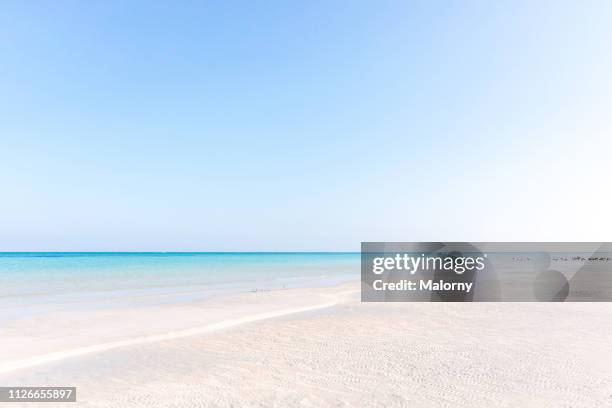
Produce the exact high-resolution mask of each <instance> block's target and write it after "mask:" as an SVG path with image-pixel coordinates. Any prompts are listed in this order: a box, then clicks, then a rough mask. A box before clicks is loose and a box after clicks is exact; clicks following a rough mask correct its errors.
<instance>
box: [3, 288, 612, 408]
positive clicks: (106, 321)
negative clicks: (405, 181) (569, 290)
mask: <svg viewBox="0 0 612 408" xmlns="http://www.w3.org/2000/svg"><path fill="white" fill-rule="evenodd" d="M611 318H612V304H609V303H596V304H594V303H568V304H554V303H466V304H462V303H361V302H360V301H359V283H358V282H354V283H350V284H344V285H340V286H336V287H327V288H302V289H289V290H276V291H255V292H248V293H242V294H233V295H228V296H223V297H218V298H212V299H207V300H202V301H185V302H180V303H174V304H163V305H156V306H152V305H146V306H138V307H124V308H117V307H115V308H102V309H95V310H89V309H87V310H79V309H78V308H76V309H75V310H62V311H61V312H49V313H45V314H37V315H28V316H27V317H24V318H21V319H15V320H12V321H10V322H8V323H7V324H4V325H3V326H2V328H1V329H0V331H1V332H0V334H1V335H2V345H3V347H2V348H1V349H0V385H3V386H43V385H44V386H50V385H54V386H76V387H77V403H76V406H82V407H151V406H153V407H155V406H160V407H209V406H210V407H219V406H227V407H230V406H239V407H242V406H249V407H256V406H278V407H291V406H312V407H326V406H334V407H335V406H354V407H364V406H365V407H369V406H372V407H375V406H397V407H517V406H520V407H564V406H566V407H570V406H571V407H605V406H610V405H611V404H612V357H611V356H612V342H610V339H611V338H612V327H611V325H610V324H609V322H610V320H611ZM11 406H37V405H36V404H28V403H23V404H19V403H12V404H11ZM71 406H74V404H73V405H71Z"/></svg>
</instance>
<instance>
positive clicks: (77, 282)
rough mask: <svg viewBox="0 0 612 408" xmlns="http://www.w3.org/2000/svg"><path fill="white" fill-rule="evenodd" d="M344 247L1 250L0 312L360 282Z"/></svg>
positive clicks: (354, 258)
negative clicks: (326, 249) (313, 249)
mask: <svg viewBox="0 0 612 408" xmlns="http://www.w3.org/2000/svg"><path fill="white" fill-rule="evenodd" d="M359 262H360V258H359V253H347V252H342V253H339V252H190V253H186V252H180V253H178V252H155V253H153V252H146V253H145V252H130V253H127V252H116V253H111V252H4V253H0V317H5V318H7V317H17V316H18V315H23V314H34V313H37V312H47V311H49V310H50V309H52V310H57V309H59V310H61V309H70V308H95V307H100V306H101V305H103V306H104V307H112V306H120V307H124V306H126V305H128V306H138V305H147V304H163V303H173V302H180V301H190V300H194V301H196V300H200V299H205V298H208V297H212V296H219V295H224V294H231V293H239V292H257V291H269V290H282V289H291V288H300V287H323V286H333V285H338V284H341V283H344V282H349V281H358V280H359V273H360V264H359Z"/></svg>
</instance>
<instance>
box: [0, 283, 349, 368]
mask: <svg viewBox="0 0 612 408" xmlns="http://www.w3.org/2000/svg"><path fill="white" fill-rule="evenodd" d="M348 286H355V284H354V283H349V284H347V283H343V284H340V285H336V286H329V287H317V288H296V289H269V290H259V291H257V290H256V291H249V292H240V293H232V294H228V295H226V296H223V295H219V296H215V297H211V298H209V299H205V300H200V301H183V302H179V303H173V304H168V305H163V304H162V305H155V306H154V308H164V306H166V307H175V308H179V309H180V308H181V307H187V308H193V306H194V304H195V305H197V306H199V307H204V308H211V307H212V308H213V312H209V314H208V316H206V317H207V318H208V320H209V322H208V323H207V324H204V325H195V326H192V327H183V328H174V329H172V330H170V331H167V330H164V329H163V326H162V327H159V326H158V327H156V328H153V329H152V331H153V332H155V331H157V332H158V333H153V334H144V335H142V334H140V335H138V334H137V335H132V336H131V337H128V338H123V339H119V340H112V341H105V342H102V343H94V344H89V345H80V346H75V347H72V348H69V349H65V350H56V351H52V352H47V353H40V354H37V355H35V356H32V357H25V358H20V359H17V360H7V359H2V360H0V375H4V374H10V373H12V372H15V371H18V370H25V369H28V368H31V367H35V366H40V365H44V364H48V363H54V362H59V361H62V360H65V359H71V358H76V357H79V356H84V355H87V354H92V353H99V352H103V351H108V350H113V349H117V348H122V347H130V346H136V345H142V344H149V343H155V342H161V341H167V340H174V339H180V338H184V337H190V336H197V335H201V334H206V333H211V332H215V331H219V330H224V329H228V328H232V327H235V326H239V325H242V324H247V323H252V322H256V321H260V320H266V319H273V318H276V317H282V316H287V315H292V314H298V313H303V312H308V311H313V310H318V309H324V308H328V307H332V306H334V305H336V304H337V303H338V302H339V300H340V298H341V297H342V296H344V295H346V294H349V293H356V292H358V291H359V290H358V289H354V290H343V289H344V288H346V287H348ZM328 292H329V293H328ZM285 294H288V295H289V296H290V297H291V298H292V301H291V302H287V299H286V298H287V296H284V295H285ZM254 296H256V297H258V299H255V298H254ZM262 296H263V297H267V298H268V299H265V301H262V299H261V297H262ZM283 298H285V302H284V303H285V305H284V306H291V305H293V306H292V307H285V308H279V303H283ZM310 299H312V300H310ZM296 300H297V301H296ZM315 300H316V301H317V302H316V303H312V302H314V301H315ZM321 300H324V301H321ZM228 301H229V305H228V306H231V305H232V304H233V305H236V304H242V306H243V307H242V308H241V309H242V311H234V313H231V312H228V311H225V313H226V315H225V318H223V319H222V320H217V319H215V316H213V314H214V313H215V312H219V309H221V308H225V307H223V306H222V305H223V304H227V303H228ZM218 303H221V304H222V305H219V304H218ZM262 303H263V304H262ZM295 303H297V304H299V305H298V306H295V305H294V304H295ZM244 306H249V307H255V308H256V309H258V311H259V313H251V314H248V313H247V314H246V315H240V314H241V313H242V314H244V313H245V312H244ZM144 309H145V311H144V313H147V312H148V311H149V310H147V309H148V308H147V307H144ZM269 309H272V310H269ZM106 312H109V310H106ZM118 312H119V313H120V310H119V311H118ZM151 312H154V310H153V311H151ZM191 312H193V310H191ZM92 313H94V312H92ZM50 314H51V315H53V312H51V313H50ZM237 314H238V316H236V315H237ZM85 317H86V316H85ZM116 317H117V318H119V319H120V316H116ZM25 320H26V321H25V322H20V323H21V325H22V326H27V325H29V323H28V319H25ZM133 320H134V319H133V318H130V321H133ZM90 324H94V323H90ZM145 331H146V330H145ZM160 331H161V333H159V332H160ZM41 332H42V331H41ZM45 334H47V335H48V332H45ZM52 334H56V333H52ZM81 335H83V334H81ZM4 341H6V342H7V344H8V343H9V342H10V341H11V339H10V338H6V337H5V339H4ZM77 344H78V343H77Z"/></svg>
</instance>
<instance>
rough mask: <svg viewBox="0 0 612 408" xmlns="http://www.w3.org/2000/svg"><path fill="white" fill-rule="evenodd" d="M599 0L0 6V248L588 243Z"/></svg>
mask: <svg viewBox="0 0 612 408" xmlns="http://www.w3.org/2000/svg"><path fill="white" fill-rule="evenodd" d="M611 44H612V3H610V2H608V1H601V2H591V1H585V2H576V1H567V2H565V1H507V2H505V1H499V2H488V1H482V2H474V1H457V2H453V1H418V2H413V1H218V2H206V1H197V2H196V1H193V2H191V1H178V2H155V1H142V2H140V1H91V2H82V1H56V2H45V1H10V0H9V1H3V2H2V4H1V5H0V95H2V97H1V98H0V170H1V171H0V192H1V193H0V251H276V250H278V251H292V250H295V251H319V250H323V251H353V250H359V244H360V242H361V241H609V240H610V238H611V236H612V235H611V234H612V217H611V211H610V208H612V207H611V204H612V193H611V190H612V189H611V187H610V186H611V185H612V183H611V182H610V178H611V176H612V164H611V161H612V157H610V155H611V153H612V45H611Z"/></svg>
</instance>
